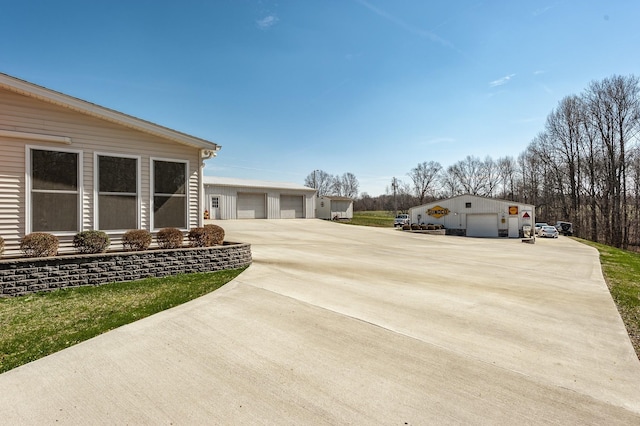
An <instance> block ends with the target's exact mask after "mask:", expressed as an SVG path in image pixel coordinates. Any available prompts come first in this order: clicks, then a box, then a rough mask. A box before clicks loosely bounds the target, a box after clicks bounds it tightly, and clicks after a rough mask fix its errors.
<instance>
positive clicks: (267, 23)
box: [256, 15, 279, 30]
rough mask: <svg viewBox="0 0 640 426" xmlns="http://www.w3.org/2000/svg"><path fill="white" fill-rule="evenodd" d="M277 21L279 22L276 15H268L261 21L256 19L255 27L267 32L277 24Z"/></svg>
mask: <svg viewBox="0 0 640 426" xmlns="http://www.w3.org/2000/svg"><path fill="white" fill-rule="evenodd" d="M278 21H279V19H278V17H277V16H276V15H268V16H265V17H264V18H262V19H258V20H257V21H256V25H257V26H258V28H260V29H261V30H268V29H269V28H271V27H273V26H274V25H275V24H277V23H278Z"/></svg>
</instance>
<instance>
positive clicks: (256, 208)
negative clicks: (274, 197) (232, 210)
mask: <svg viewBox="0 0 640 426" xmlns="http://www.w3.org/2000/svg"><path fill="white" fill-rule="evenodd" d="M266 218H267V213H266V209H265V195H264V194H245V193H238V219H266Z"/></svg>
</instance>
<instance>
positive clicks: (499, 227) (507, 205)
mask: <svg viewBox="0 0 640 426" xmlns="http://www.w3.org/2000/svg"><path fill="white" fill-rule="evenodd" d="M534 215H535V207H534V206H533V205H531V204H522V203H516V202H514V201H506V200H498V199H495V198H485V197H478V196H475V195H469V194H467V195H460V196H458V197H453V198H448V199H445V200H439V201H434V202H433V203H429V204H424V205H422V206H418V207H413V208H411V209H409V217H410V218H411V223H419V224H430V223H431V224H439V225H443V226H444V227H445V229H447V234H453V235H466V236H467V237H509V238H518V237H521V236H522V227H523V226H524V225H529V226H533V225H534V224H535V217H534Z"/></svg>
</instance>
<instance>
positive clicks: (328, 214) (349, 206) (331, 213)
mask: <svg viewBox="0 0 640 426" xmlns="http://www.w3.org/2000/svg"><path fill="white" fill-rule="evenodd" d="M316 217H317V218H318V219H332V220H333V219H336V220H342V219H353V200H352V199H351V198H348V197H339V196H337V195H324V196H321V197H318V198H317V200H316Z"/></svg>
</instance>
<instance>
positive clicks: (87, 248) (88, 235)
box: [73, 231, 110, 253]
mask: <svg viewBox="0 0 640 426" xmlns="http://www.w3.org/2000/svg"><path fill="white" fill-rule="evenodd" d="M109 244H110V240H109V236H108V235H107V233H106V232H103V231H82V232H78V233H77V234H76V235H75V236H74V237H73V247H75V249H76V250H77V251H78V253H104V252H105V251H107V248H109Z"/></svg>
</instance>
